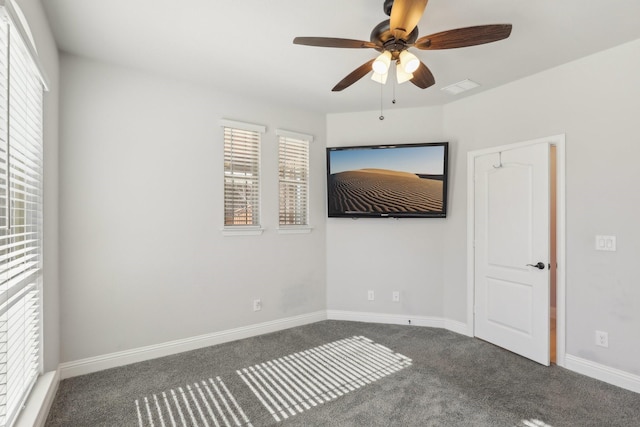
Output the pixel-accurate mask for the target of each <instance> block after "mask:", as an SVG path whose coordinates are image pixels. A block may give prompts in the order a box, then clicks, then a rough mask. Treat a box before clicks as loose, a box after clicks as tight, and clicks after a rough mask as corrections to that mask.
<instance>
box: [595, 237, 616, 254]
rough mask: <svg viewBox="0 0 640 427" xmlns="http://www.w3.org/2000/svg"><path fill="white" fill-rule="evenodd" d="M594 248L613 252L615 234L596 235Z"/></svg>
mask: <svg viewBox="0 0 640 427" xmlns="http://www.w3.org/2000/svg"><path fill="white" fill-rule="evenodd" d="M596 250H597V251H610V252H615V250H616V236H596Z"/></svg>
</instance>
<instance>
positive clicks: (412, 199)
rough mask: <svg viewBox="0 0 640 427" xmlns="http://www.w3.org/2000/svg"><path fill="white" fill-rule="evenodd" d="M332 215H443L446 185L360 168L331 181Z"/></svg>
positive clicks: (337, 175) (331, 178)
mask: <svg viewBox="0 0 640 427" xmlns="http://www.w3.org/2000/svg"><path fill="white" fill-rule="evenodd" d="M329 185H330V186H331V189H330V191H329V194H331V195H332V196H333V197H331V199H330V200H329V213H332V214H340V213H351V212H363V213H364V212H376V213H408V214H409V213H413V212H441V211H442V196H443V194H442V193H443V191H442V188H443V182H442V180H441V179H431V178H420V177H419V176H418V175H416V174H413V173H408V172H398V171H392V170H384V169H360V170H354V171H345V172H339V173H335V174H332V175H331V176H330V178H329Z"/></svg>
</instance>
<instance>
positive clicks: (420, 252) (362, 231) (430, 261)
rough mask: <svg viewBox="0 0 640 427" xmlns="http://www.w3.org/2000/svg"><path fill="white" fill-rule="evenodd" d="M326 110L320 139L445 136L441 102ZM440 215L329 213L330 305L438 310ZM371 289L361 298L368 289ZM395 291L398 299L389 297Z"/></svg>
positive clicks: (338, 142)
mask: <svg viewBox="0 0 640 427" xmlns="http://www.w3.org/2000/svg"><path fill="white" fill-rule="evenodd" d="M379 115H380V114H379V112H373V111H371V112H364V113H347V114H329V115H328V117H327V146H328V147H338V146H348V145H370V144H389V143H417V142H440V141H446V140H447V138H445V136H444V133H443V131H442V123H443V117H442V109H441V108H440V107H429V108H416V109H390V110H388V111H385V112H384V116H385V120H382V121H381V120H379V119H378V116H379ZM445 223H446V219H441V218H406V219H391V218H360V219H357V220H353V219H349V218H329V219H328V220H327V301H328V302H327V305H328V308H329V309H330V310H344V311H355V312H371V313H385V314H402V315H408V316H427V317H442V298H443V284H444V277H443V269H442V265H443V261H444V259H443V257H444V252H443V251H442V247H443V244H444V235H443V231H444V224H445ZM369 289H371V290H373V291H375V294H376V299H375V300H374V301H368V300H367V290H369ZM393 291H400V294H401V297H400V303H394V302H392V301H391V295H392V292H393Z"/></svg>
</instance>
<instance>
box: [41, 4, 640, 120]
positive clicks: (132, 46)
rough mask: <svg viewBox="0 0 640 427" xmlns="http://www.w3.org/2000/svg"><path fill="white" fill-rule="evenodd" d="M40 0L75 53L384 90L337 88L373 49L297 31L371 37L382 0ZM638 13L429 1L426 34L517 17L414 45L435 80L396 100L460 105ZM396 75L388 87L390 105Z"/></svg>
mask: <svg viewBox="0 0 640 427" xmlns="http://www.w3.org/2000/svg"><path fill="white" fill-rule="evenodd" d="M41 1H42V3H43V5H44V7H45V9H46V11H47V15H48V17H49V19H50V22H51V26H52V28H53V32H54V35H55V38H56V40H57V42H58V45H59V46H60V49H61V50H63V51H66V52H69V53H72V54H76V55H80V56H85V57H89V58H93V59H96V60H100V61H106V62H109V63H114V64H120V65H124V66H130V67H134V68H138V69H141V70H148V71H152V72H154V73H158V74H162V75H166V76H172V77H177V78H180V79H187V80H193V81H196V82H199V83H203V84H206V85H210V86H213V87H219V88H221V89H223V90H228V91H241V92H243V93H248V94H250V95H252V96H256V97H258V98H264V99H268V100H269V101H270V102H274V103H283V104H286V105H290V106H294V107H296V108H304V109H309V110H315V111H320V112H325V113H331V112H345V111H364V110H374V109H377V108H379V107H380V101H381V87H380V85H379V84H378V83H375V82H373V81H371V80H370V79H369V78H368V76H367V77H364V78H363V79H362V80H360V81H358V82H357V83H355V84H354V85H353V86H351V87H349V88H347V89H345V90H344V91H342V92H331V88H332V87H333V86H334V85H335V84H336V83H337V82H338V81H340V80H342V78H343V77H345V76H346V75H347V74H349V73H350V72H351V71H352V70H353V69H355V68H357V67H358V66H360V65H361V64H363V63H365V62H367V61H368V60H369V59H372V58H374V57H375V56H376V55H377V52H376V51H375V50H372V49H332V48H318V47H309V46H299V45H294V44H293V43H292V40H293V38H294V37H296V36H320V37H340V38H352V39H358V40H369V34H370V33H371V30H372V29H373V27H374V26H375V25H376V24H378V23H379V22H381V21H383V20H385V19H387V18H388V17H387V16H386V15H385V14H384V12H383V9H382V5H383V3H384V0H348V1H346V0H322V1H302V0H270V1H265V0H242V1H232V0H228V1H221V0H107V1H105V0H41ZM639 19H640V1H638V0H609V1H590V0H535V1H532V0H483V1H469V0H431V1H430V2H429V4H428V5H427V9H426V11H425V14H424V16H423V17H422V20H421V21H420V24H419V25H418V27H419V30H420V36H424V35H428V34H431V33H435V32H439V31H442V30H448V29H454V28H459V27H466V26H471V25H484V24H502V23H511V24H513V32H512V33H511V37H509V38H508V39H506V40H502V41H499V42H496V43H492V44H487V45H482V46H475V47H468V48H462V49H452V50H441V51H419V50H417V49H412V51H413V52H414V53H415V54H416V55H417V56H418V57H419V58H420V59H422V60H423V62H425V64H426V65H427V66H428V67H429V68H430V69H431V71H432V72H433V74H434V76H435V79H436V85H435V86H432V87H430V88H428V89H425V90H421V89H418V88H417V87H416V86H414V85H412V84H411V83H405V84H403V85H401V86H397V87H396V88H395V92H396V98H397V104H396V107H415V106H425V105H441V104H444V103H447V102H452V101H454V100H457V99H460V97H463V96H468V95H473V94H475V93H478V92H479V91H482V90H486V89H489V88H492V87H495V86H499V85H503V84H505V83H508V82H510V81H513V80H517V79H520V78H522V77H525V76H527V75H531V74H534V73H537V72H539V71H542V70H545V69H548V68H551V67H554V66H557V65H560V64H563V63H566V62H569V61H572V60H574V59H577V58H580V57H583V56H586V55H589V54H591V53H595V52H598V51H601V50H604V49H607V48H609V47H612V46H615V45H618V44H621V43H624V42H627V41H631V40H634V39H637V38H640V24H638V21H639ZM466 78H469V79H472V80H474V81H476V82H478V83H480V84H481V85H482V86H481V87H480V88H477V89H474V90H472V91H470V92H467V93H465V94H462V95H457V96H453V95H449V94H446V93H444V92H442V91H441V90H440V89H441V88H442V87H444V86H446V85H448V84H451V83H455V82H458V81H460V80H463V79H466ZM391 80H392V79H389V82H388V83H387V85H386V86H384V87H383V88H382V89H383V91H384V93H383V99H384V102H385V104H388V105H391V104H390V100H391V99H392V97H393V94H392V93H393V90H394V85H393V84H391V83H390V82H391ZM593 84H594V85H602V84H607V83H606V82H605V81H595V82H593ZM585 90H588V88H585Z"/></svg>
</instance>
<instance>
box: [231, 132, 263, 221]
mask: <svg viewBox="0 0 640 427" xmlns="http://www.w3.org/2000/svg"><path fill="white" fill-rule="evenodd" d="M223 128H224V225H225V227H233V226H260V137H261V134H262V133H263V132H264V127H261V126H257V125H250V124H245V123H240V122H231V121H226V120H225V121H223Z"/></svg>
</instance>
